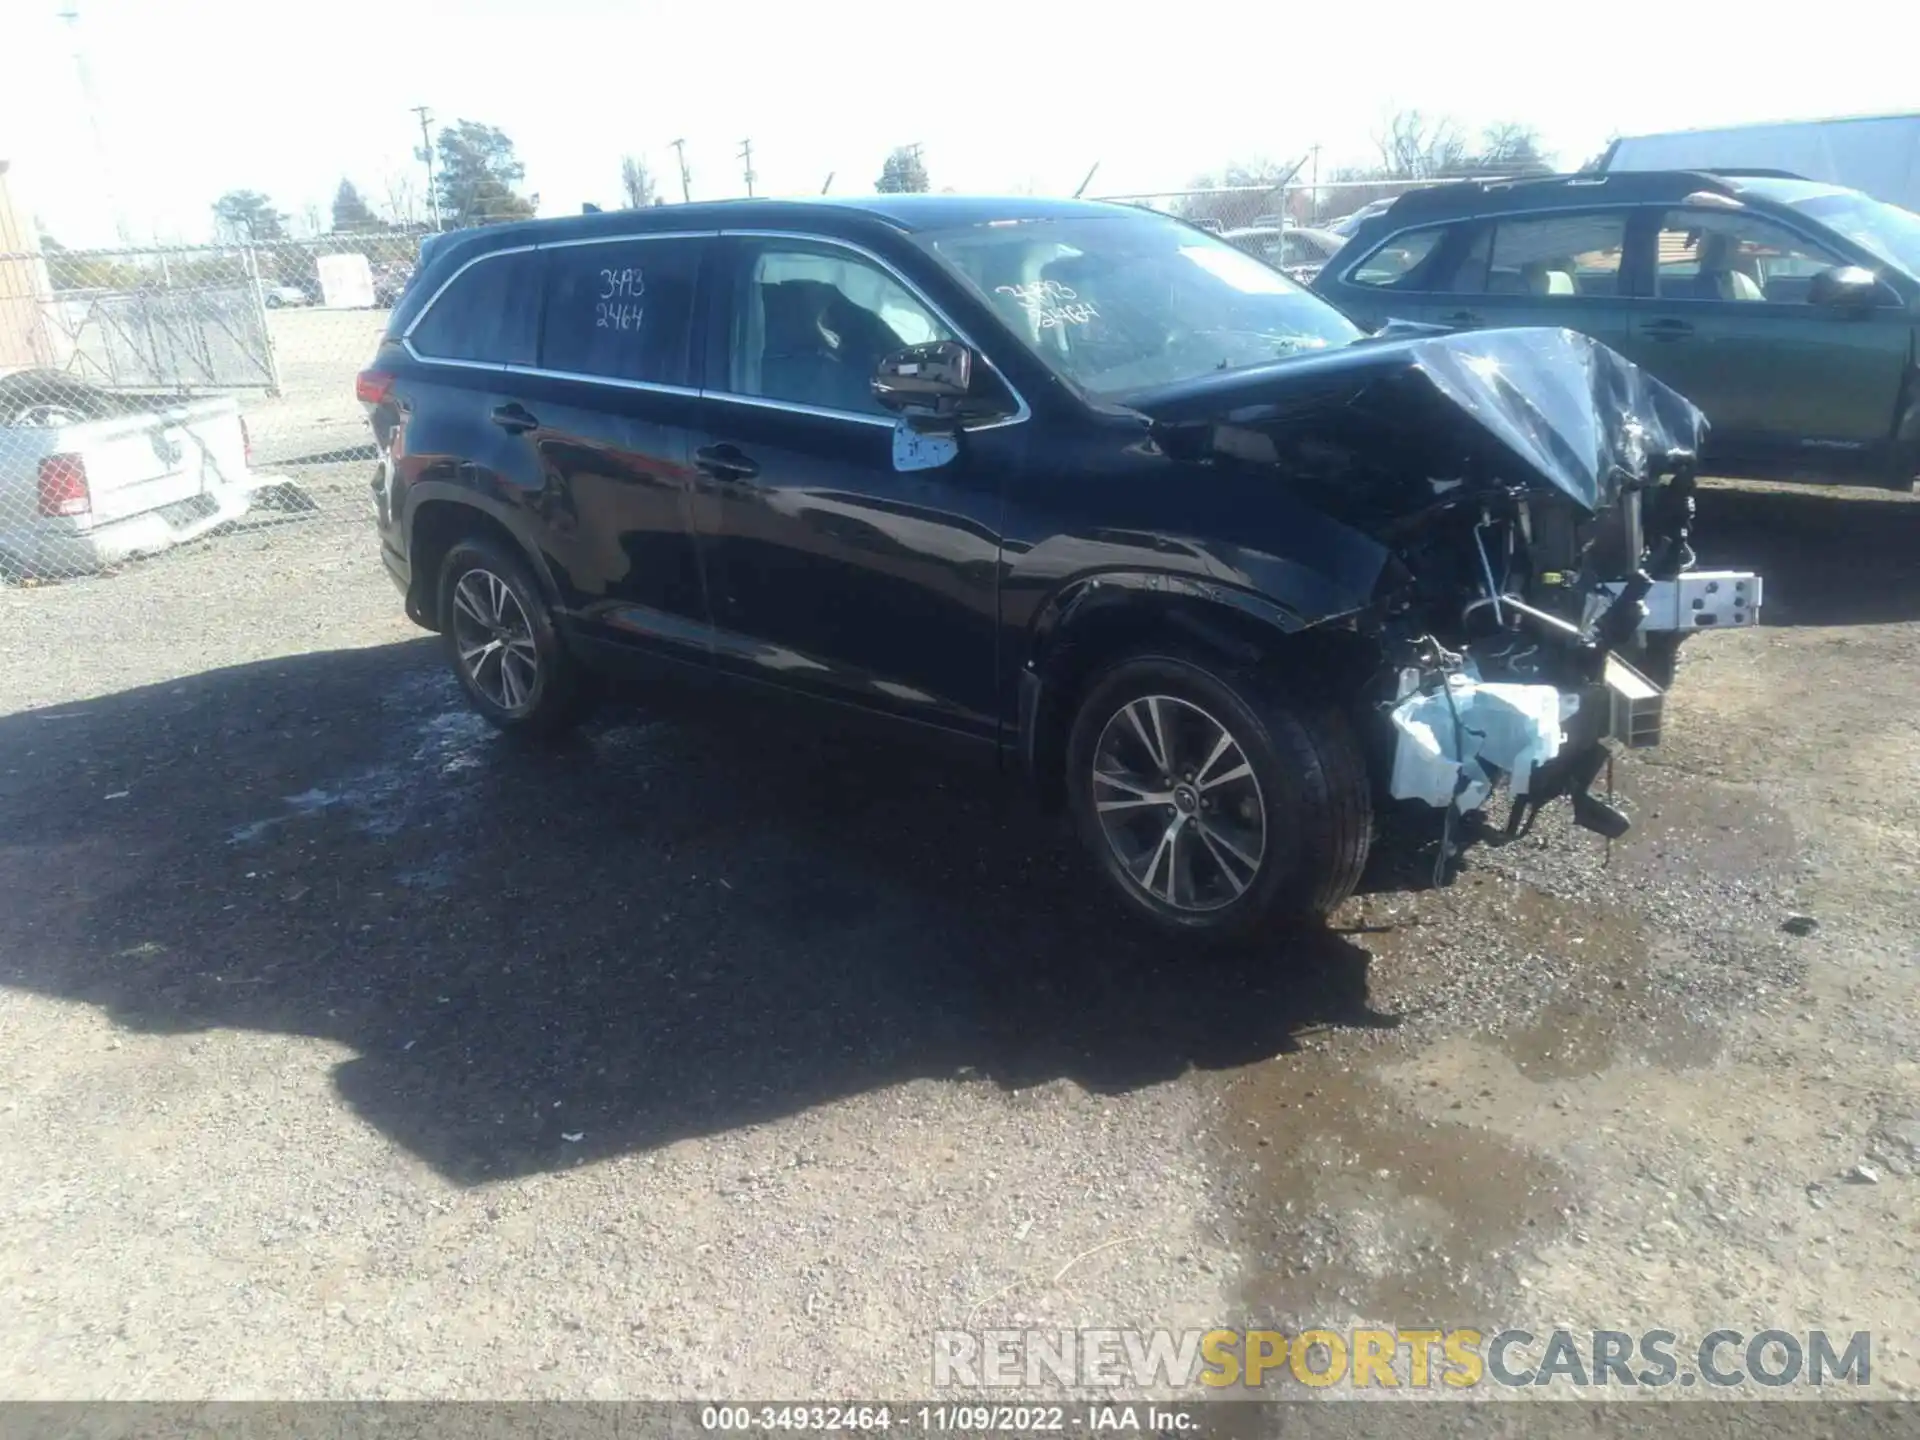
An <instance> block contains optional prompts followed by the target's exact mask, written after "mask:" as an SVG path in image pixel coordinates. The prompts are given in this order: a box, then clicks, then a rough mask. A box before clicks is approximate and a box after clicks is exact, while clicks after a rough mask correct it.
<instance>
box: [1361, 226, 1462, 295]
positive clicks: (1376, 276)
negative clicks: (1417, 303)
mask: <svg viewBox="0 0 1920 1440" xmlns="http://www.w3.org/2000/svg"><path fill="white" fill-rule="evenodd" d="M1446 233H1447V227H1446V226H1444V225H1431V226H1429V227H1427V228H1426V229H1425V230H1407V231H1404V232H1403V233H1401V234H1399V235H1395V236H1394V237H1393V238H1391V239H1390V240H1388V241H1387V243H1386V244H1384V245H1382V246H1381V247H1380V248H1379V249H1378V250H1375V251H1374V252H1373V253H1372V254H1371V255H1369V256H1367V258H1366V259H1364V260H1362V261H1361V262H1360V263H1359V264H1358V265H1356V266H1355V267H1354V268H1353V269H1352V270H1351V271H1350V272H1349V273H1348V275H1347V279H1348V280H1350V281H1352V282H1353V283H1354V284H1355V285H1373V286H1377V287H1378V288H1380V289H1382V290H1419V289H1424V288H1425V285H1424V283H1423V281H1422V272H1423V271H1424V270H1425V268H1426V261H1427V260H1428V258H1429V257H1431V256H1432V254H1433V252H1434V250H1435V249H1436V248H1438V246H1439V244H1440V241H1441V238H1442V237H1443V236H1444V235H1445V234H1446Z"/></svg>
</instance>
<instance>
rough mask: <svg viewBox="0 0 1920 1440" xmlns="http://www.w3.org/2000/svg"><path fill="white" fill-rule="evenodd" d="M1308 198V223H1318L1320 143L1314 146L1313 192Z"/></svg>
mask: <svg viewBox="0 0 1920 1440" xmlns="http://www.w3.org/2000/svg"><path fill="white" fill-rule="evenodd" d="M1308 200H1309V208H1308V212H1307V223H1308V224H1309V225H1318V224H1319V223H1320V147H1319V146H1318V145H1315V146H1314V147H1313V193H1312V195H1311V196H1309V197H1308Z"/></svg>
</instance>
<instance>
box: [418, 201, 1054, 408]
mask: <svg viewBox="0 0 1920 1440" xmlns="http://www.w3.org/2000/svg"><path fill="white" fill-rule="evenodd" d="M734 236H738V237H741V238H743V239H750V240H795V241H801V242H804V243H807V244H813V245H823V246H827V247H830V248H833V249H839V250H846V251H849V252H850V253H852V254H855V255H858V256H860V257H861V258H862V259H864V260H866V261H868V262H869V263H871V264H872V265H874V266H876V267H877V268H878V269H879V270H881V271H882V272H883V273H885V274H886V275H887V276H888V277H889V278H890V279H892V280H893V281H894V282H895V283H897V284H898V285H899V286H900V287H901V288H902V289H903V290H905V291H906V292H907V293H908V294H909V295H911V296H912V297H913V298H914V299H915V300H917V301H918V302H919V303H920V304H922V305H924V306H925V307H926V308H927V310H928V311H929V312H930V313H931V314H932V315H933V316H934V318H935V319H937V320H939V321H940V323H941V324H943V325H945V326H946V327H947V329H948V331H949V332H950V333H951V334H952V335H953V337H954V338H955V339H956V340H959V341H960V342H961V343H962V344H963V345H966V346H968V347H970V348H971V349H972V350H973V352H974V353H975V354H976V355H978V356H979V357H980V358H981V360H982V361H984V362H985V363H986V366H987V368H988V369H989V370H991V371H992V372H993V374H994V376H995V378H997V379H998V380H999V381H1000V383H1001V384H1002V385H1004V386H1006V387H1007V393H1008V394H1009V395H1011V396H1013V401H1014V413H1013V414H1011V415H1009V416H1006V417H1005V418H1003V419H999V420H993V421H989V422H988V423H986V424H984V425H963V426H962V427H960V428H961V429H963V430H968V431H977V430H998V429H1000V428H1001V427H1002V426H1006V425H1019V424H1021V423H1023V422H1024V421H1026V420H1029V419H1031V418H1032V416H1033V410H1032V408H1031V407H1030V406H1029V405H1028V404H1027V399H1026V396H1024V395H1022V394H1021V393H1020V391H1019V388H1018V387H1017V386H1015V385H1014V383H1013V382H1012V381H1011V380H1009V379H1007V377H1006V374H1005V373H1004V372H1003V371H1002V370H1001V369H1000V367H999V366H998V365H996V364H994V363H993V358H992V357H991V356H989V355H988V354H987V353H986V351H985V350H983V349H981V348H980V346H979V345H978V344H976V343H975V342H974V340H973V338H972V337H971V336H969V335H968V334H967V332H966V331H965V330H963V329H962V328H961V327H960V326H959V325H957V324H956V323H954V319H953V317H952V316H951V315H949V314H947V312H946V311H945V310H943V309H941V308H940V306H939V304H938V303H937V302H935V301H934V299H933V298H932V297H931V296H929V295H928V294H927V292H926V291H924V290H922V289H921V288H920V287H919V286H918V285H916V284H914V282H913V281H912V280H910V279H908V278H907V277H906V276H905V275H903V274H901V273H900V271H899V269H898V268H897V267H896V266H895V265H894V264H893V263H892V262H891V261H889V260H888V259H886V257H884V256H882V255H878V254H875V253H874V252H873V251H872V250H869V249H868V248H867V247H866V246H864V245H861V244H859V243H858V242H856V241H852V240H842V239H840V238H839V237H837V236H833V235H817V234H812V233H809V232H807V231H803V230H628V231H622V232H621V233H619V234H615V235H586V236H581V237H580V238H578V239H573V240H553V241H546V242H536V243H534V244H531V245H508V246H503V247H501V248H500V249H498V250H488V251H485V252H484V253H482V254H479V255H475V256H472V257H471V258H470V259H468V260H466V261H465V262H464V263H462V264H461V266H460V267H459V268H458V269H457V270H455V271H454V272H453V273H452V274H451V275H449V276H448V277H447V278H446V279H445V280H443V281H441V283H440V285H439V287H438V288H437V289H436V290H435V291H434V292H433V294H432V295H431V296H429V297H428V298H427V302H426V304H424V305H422V306H421V307H420V313H419V314H417V315H415V316H414V317H413V319H412V320H410V321H408V322H407V328H406V329H405V330H403V331H401V332H400V344H401V347H402V348H403V349H405V350H406V352H407V354H408V355H410V356H412V357H413V358H414V359H415V360H417V361H419V362H420V363H421V364H422V365H449V366H453V367H454V368H456V369H461V370H483V371H488V372H491V373H494V374H501V375H531V376H535V377H538V378H542V379H548V380H570V381H572V382H574V383H575V384H587V385H609V386H612V387H614V388H615V389H620V390H640V391H646V392H649V393H652V394H656V395H677V396H680V397H681V398H683V399H713V400H725V401H730V402H733V403H735V404H740V405H754V406H758V407H759V408H760V409H763V410H784V411H788V412H790V413H792V414H796V415H813V416H817V417H819V418H821V419H826V420H854V421H858V422H859V423H860V424H863V425H882V426H885V427H886V428H887V429H889V430H891V429H892V428H893V426H894V424H895V423H896V422H895V421H893V420H892V419H889V418H888V417H886V416H884V415H870V414H866V413H863V412H860V411H854V410H833V409H829V408H827V407H825V406H820V405H803V404H800V403H799V402H798V401H792V400H774V399H769V398H767V397H764V396H759V395H739V394H736V393H734V392H733V391H731V390H707V389H700V388H695V387H691V386H686V385H663V384H659V383H657V382H655V381H651V380H623V379H620V378H618V377H617V376H612V375H586V374H582V373H580V372H579V371H575V370H549V369H546V368H544V367H542V366H538V365H510V364H503V363H500V362H496V361H488V360H454V359H448V358H443V357H441V356H438V355H426V354H422V353H421V351H420V350H419V348H418V347H417V346H415V345H414V343H413V332H414V331H415V330H416V329H418V328H419V325H420V322H421V321H423V320H425V319H426V318H427V314H428V312H429V311H431V310H432V309H433V307H434V306H435V305H437V304H438V303H439V302H440V297H441V296H442V295H444V294H446V293H447V290H448V289H449V288H450V287H451V286H452V285H453V282H454V281H456V280H458V279H459V278H460V277H461V276H462V275H464V274H466V273H467V271H469V270H471V269H472V268H473V267H474V266H476V265H479V264H481V263H483V262H485V261H488V260H493V259H496V258H498V257H500V256H505V255H525V254H529V253H532V252H535V251H541V250H566V249H573V248H577V247H579V246H583V245H618V244H624V243H625V242H627V241H630V240H717V239H720V238H722V237H734Z"/></svg>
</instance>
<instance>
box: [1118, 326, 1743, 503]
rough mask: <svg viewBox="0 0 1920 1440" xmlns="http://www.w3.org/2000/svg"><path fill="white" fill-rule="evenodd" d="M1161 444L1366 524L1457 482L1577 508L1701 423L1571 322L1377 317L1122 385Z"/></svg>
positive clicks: (1686, 445)
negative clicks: (1252, 364)
mask: <svg viewBox="0 0 1920 1440" xmlns="http://www.w3.org/2000/svg"><path fill="white" fill-rule="evenodd" d="M1124 403H1125V404H1126V405H1127V406H1128V408H1130V409H1133V410H1135V411H1138V412H1139V413H1140V414H1142V415H1145V416H1146V417H1147V418H1148V419H1149V420H1150V421H1151V422H1152V424H1153V430H1154V434H1155V436H1156V438H1157V439H1159V440H1160V442H1161V443H1162V444H1163V445H1165V446H1166V448H1168V449H1169V450H1170V451H1173V452H1175V453H1182V454H1190V455H1194V456H1199V455H1202V454H1211V455H1212V456H1213V457H1214V458H1216V459H1217V458H1223V457H1232V458H1236V459H1239V460H1243V461H1250V462H1255V463H1267V464H1276V465H1279V466H1280V467H1281V468H1282V469H1283V470H1284V471H1286V472H1287V473H1288V474H1289V475H1291V476H1293V477H1294V478H1296V479H1298V480H1300V481H1302V482H1304V483H1305V484H1306V485H1308V486H1309V487H1310V488H1311V489H1312V491H1313V492H1314V493H1315V498H1316V499H1317V500H1318V502H1319V503H1321V504H1323V505H1324V506H1325V507H1326V508H1327V510H1328V511H1329V512H1330V513H1333V514H1336V515H1340V516H1341V517H1342V518H1344V519H1347V520H1349V521H1350V522H1351V523H1354V524H1357V525H1359V526H1360V527H1361V528H1363V529H1365V530H1367V531H1369V533H1375V534H1378V533H1379V532H1380V529H1381V527H1382V526H1383V525H1386V526H1388V527H1390V526H1391V524H1392V522H1393V521H1394V520H1397V519H1404V518H1406V517H1408V516H1410V515H1412V514H1415V513H1418V512H1420V511H1424V510H1426V509H1428V508H1430V507H1431V506H1432V505H1433V504H1434V503H1435V501H1436V499H1438V498H1440V497H1441V496H1444V495H1445V494H1446V493H1447V492H1448V491H1450V490H1453V489H1455V488H1457V487H1458V486H1459V485H1461V484H1463V483H1464V484H1466V485H1469V486H1474V487H1476V488H1477V487H1481V486H1511V485H1521V486H1528V487H1532V488H1540V487H1542V486H1546V487H1550V488H1551V489H1553V490H1557V491H1559V492H1561V493H1562V494H1565V495H1567V496H1569V497H1571V498H1572V499H1573V500H1574V501H1575V502H1576V503H1578V504H1579V505H1580V506H1581V507H1582V508H1584V509H1585V510H1587V511H1589V512H1598V511H1601V510H1604V509H1606V508H1607V507H1609V506H1610V505H1612V504H1613V503H1614V501H1615V500H1616V499H1617V498H1618V497H1619V495H1620V492H1621V489H1622V488H1623V487H1624V486H1627V485H1631V484H1633V483H1635V482H1638V481H1642V480H1645V479H1646V478H1647V477H1648V475H1649V473H1650V471H1651V470H1653V469H1654V468H1655V467H1657V466H1658V465H1660V464H1661V463H1662V462H1663V461H1665V460H1666V459H1667V458H1668V457H1670V456H1674V455H1688V456H1691V455H1697V454H1698V453H1699V449H1700V444H1701V441H1702V440H1703V439H1704V438H1705V436H1706V430H1707V422H1706V417H1705V416H1703V415H1702V414H1701V413H1700V412H1699V411H1698V410H1697V409H1695V408H1694V406H1693V405H1692V404H1690V403H1689V402H1688V401H1687V400H1685V399H1684V398H1683V397H1681V396H1680V395H1679V394H1678V393H1677V392H1676V391H1674V390H1671V389H1669V388H1668V387H1667V386H1666V385H1664V384H1662V383H1661V382H1660V381H1658V380H1656V379H1654V378H1653V377H1652V376H1651V375H1648V374H1647V373H1646V372H1645V371H1643V370H1642V369H1640V367H1639V366H1637V365H1635V364H1633V362H1631V361H1630V360H1628V359H1626V358H1625V357H1624V356H1622V355H1620V354H1618V353H1617V352H1615V351H1613V350H1610V349H1608V348H1607V346H1605V345H1603V344H1601V343H1600V342H1599V341H1597V340H1593V339H1590V338H1589V337H1587V336H1585V335H1579V334H1576V333H1574V332H1573V331H1571V330H1547V329H1528V330H1479V331H1472V332H1468V333H1445V332H1435V331H1431V330H1428V329H1426V328H1425V327H1412V326H1389V327H1388V328H1387V329H1385V330H1383V331H1381V332H1380V333H1379V334H1378V335H1375V336H1372V337H1370V338H1368V339H1365V340H1360V341H1356V342H1355V343H1354V344H1352V345H1348V346H1345V347H1343V348H1341V349H1338V350H1328V351H1321V352H1315V353H1310V354H1305V355H1300V356H1296V357H1294V358H1292V359H1289V360H1285V361H1281V362H1279V363H1276V364H1273V365H1266V366H1262V367H1260V368H1259V369H1255V370H1237V371H1231V372H1222V373H1219V374H1212V375H1207V376H1204V377H1202V378H1200V379H1198V380H1192V381H1187V382H1183V383H1181V384H1179V385H1171V386H1165V387H1161V388H1158V389H1154V390H1151V391H1143V392H1140V393H1137V394H1134V395H1130V396H1127V397H1125V400H1124Z"/></svg>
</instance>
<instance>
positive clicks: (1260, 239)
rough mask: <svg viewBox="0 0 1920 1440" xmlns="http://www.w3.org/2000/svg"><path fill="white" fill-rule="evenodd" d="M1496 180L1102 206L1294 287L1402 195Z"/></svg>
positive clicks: (1350, 184) (1252, 191)
mask: <svg viewBox="0 0 1920 1440" xmlns="http://www.w3.org/2000/svg"><path fill="white" fill-rule="evenodd" d="M1497 178H1502V177H1498V176H1451V177H1446V179H1438V178H1436V179H1432V180H1329V181H1326V182H1324V183H1321V184H1312V183H1306V184H1301V183H1289V184H1285V185H1227V186H1216V187H1213V188H1210V189H1201V190H1162V191H1157V192H1154V193H1151V194H1142V195H1108V196H1103V197H1102V198H1103V199H1106V200H1109V201H1112V202H1114V203H1116V204H1121V205H1138V206H1141V207H1142V208H1144V209H1148V210H1157V211H1160V212H1161V213H1163V214H1167V215H1177V216H1179V217H1180V218H1182V219H1184V220H1191V221H1193V223H1194V224H1196V225H1199V226H1202V227H1203V228H1205V229H1208V230H1211V231H1213V232H1214V233H1215V234H1216V235H1219V236H1221V237H1222V238H1223V239H1225V240H1228V241H1230V242H1231V243H1233V244H1235V245H1238V246H1239V247H1240V248H1241V249H1243V250H1246V251H1247V252H1248V253H1250V254H1254V255H1258V256H1259V257H1260V258H1261V259H1263V260H1265V261H1267V262H1268V263H1269V264H1272V265H1275V266H1277V267H1278V268H1280V269H1281V270H1284V271H1285V272H1286V273H1288V274H1289V275H1291V276H1293V277H1294V278H1295V279H1296V280H1300V281H1306V282H1310V281H1311V280H1312V279H1313V277H1314V276H1315V275H1317V274H1318V273H1319V271H1320V267H1321V266H1323V265H1324V264H1326V262H1327V261H1328V260H1330V259H1332V258H1333V256H1334V255H1335V254H1336V253H1337V252H1338V251H1339V249H1340V247H1341V246H1343V245H1344V244H1345V243H1346V239H1347V235H1348V234H1349V233H1350V231H1351V228H1352V227H1353V226H1354V225H1355V224H1357V223H1358V222H1359V221H1360V220H1362V219H1365V218H1367V217H1368V216H1369V215H1371V214H1372V213H1373V212H1374V211H1375V210H1378V209H1382V208H1384V207H1386V206H1387V205H1389V204H1391V203H1392V202H1393V201H1394V200H1395V199H1397V198H1398V197H1399V196H1401V195H1404V194H1406V193H1407V191H1409V190H1418V189H1422V188H1424V187H1425V186H1428V185H1436V184H1444V183H1447V182H1448V180H1457V179H1497Z"/></svg>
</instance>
